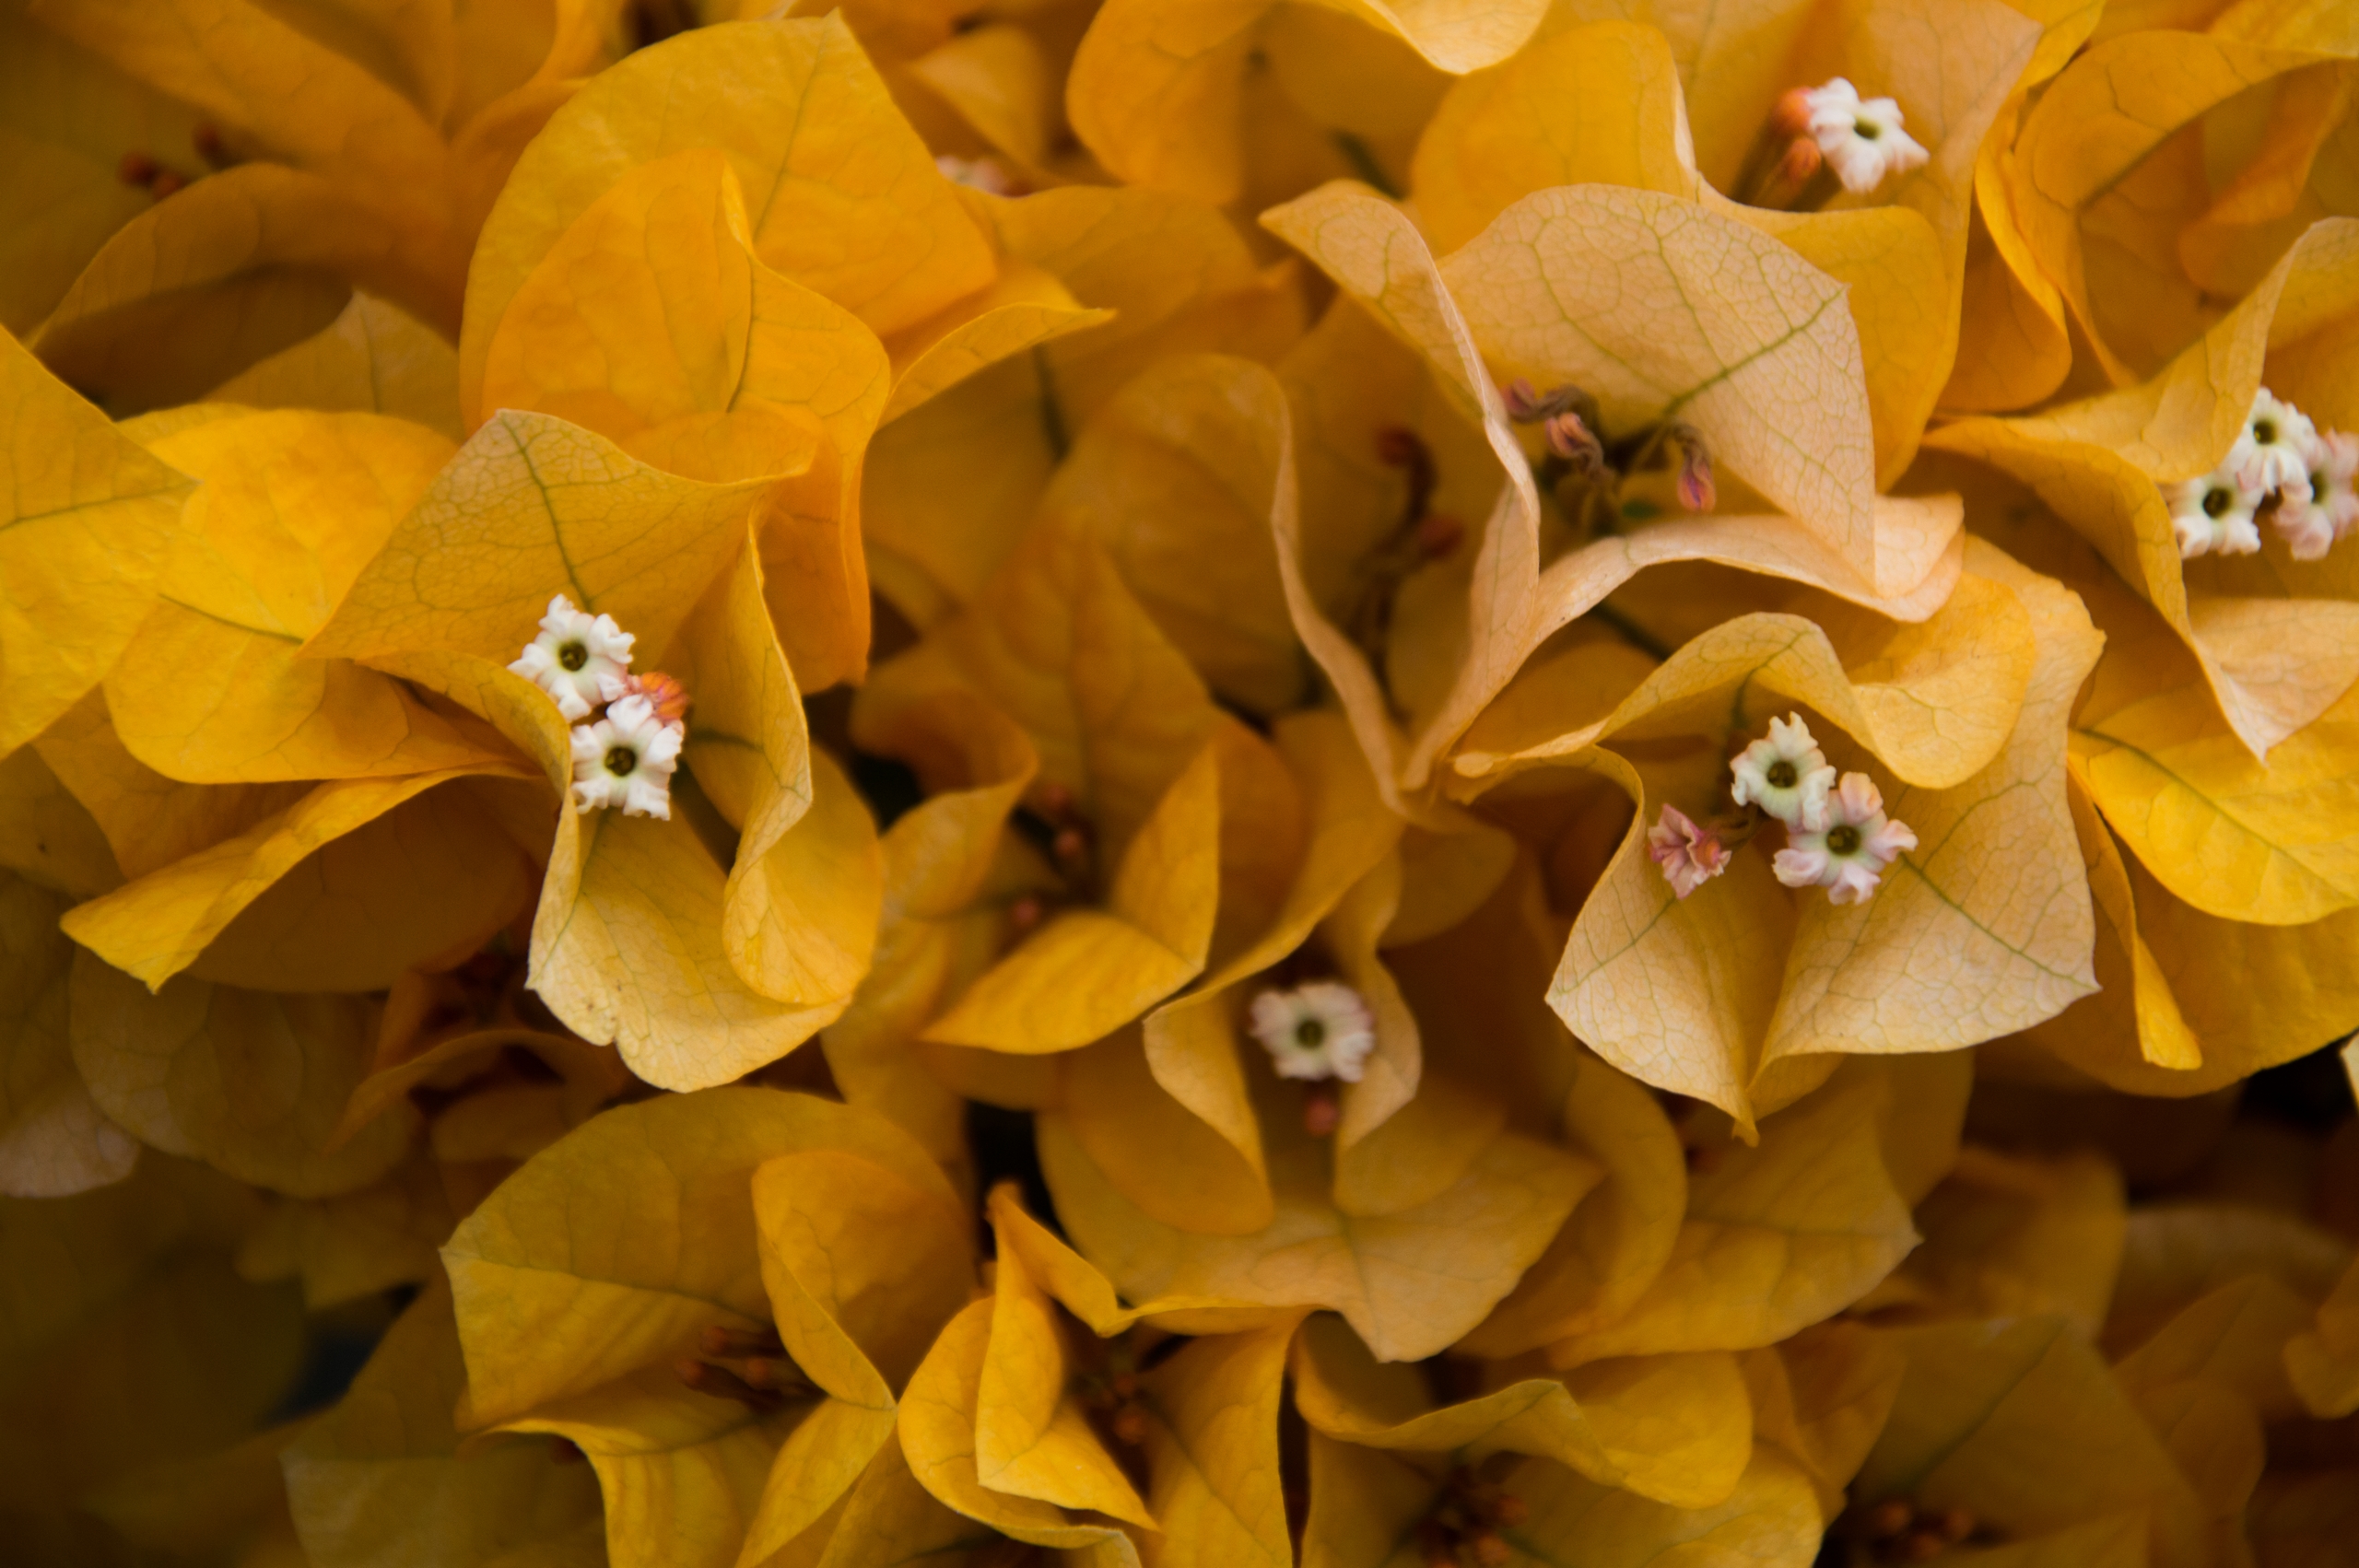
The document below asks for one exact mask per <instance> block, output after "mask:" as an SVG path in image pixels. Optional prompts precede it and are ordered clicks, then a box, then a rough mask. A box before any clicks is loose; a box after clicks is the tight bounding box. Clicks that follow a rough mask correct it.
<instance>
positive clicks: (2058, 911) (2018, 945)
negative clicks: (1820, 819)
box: [1763, 541, 2103, 1064]
mask: <svg viewBox="0 0 2359 1568" xmlns="http://www.w3.org/2000/svg"><path fill="white" fill-rule="evenodd" d="M1967 556H1968V558H1969V560H1970V562H1971V563H1972V565H1973V567H1974V568H1975V569H1976V570H1978V572H1982V573H1985V574H1987V575H1989V576H1990V577H1991V578H1993V579H1995V580H1997V581H1999V582H2001V583H2004V584H2006V585H2008V586H2009V587H2010V588H2012V589H2013V592H2014V594H2015V596H2016V598H2017V599H2018V600H2019V601H2020V602H2021V603H2023V605H2024V606H2025V609H2026V610H2028V611H2029V612H2030V614H2031V617H2032V636H2033V638H2034V641H2035V646H2036V649H2037V662H2036V664H2035V665H2034V667H2033V671H2032V679H2031V685H2029V687H2028V688H2027V689H2026V690H2025V694H2024V705H2023V710H2022V712H2021V714H2020V715H2019V716H2018V717H2017V718H2016V720H2015V722H2014V727H2013V732H2012V733H2011V734H2010V735H2009V736H2008V738H2007V743H2006V746H2005V748H2004V749H2003V750H2002V751H2001V753H2000V754H1999V755H1997V756H1996V757H1995V758H1993V759H1992V760H1991V762H1990V763H1989V766H1986V767H1984V768H1983V769H1982V770H1981V771H1980V772H1978V773H1977V774H1976V775H1975V776H1974V777H1973V778H1968V779H1966V780H1965V781H1963V782H1961V783H1959V784H1958V785H1956V786H1954V788H1951V789H1946V790H1927V789H1921V788H1919V787H1918V786H1916V785H1914V784H1911V785H1908V786H1907V787H1905V788H1901V789H1896V790H1892V791H1891V792H1889V793H1887V794H1886V795H1885V796H1884V804H1885V808H1886V810H1888V811H1889V812H1890V813H1892V815H1893V816H1894V817H1895V819H1896V820H1899V821H1902V822H1906V823H1907V824H1908V825H1909V826H1910V827H1912V828H1913V829H1915V830H1916V832H1917V835H1918V840H1919V848H1917V849H1914V850H1911V851H1908V852H1907V854H1905V855H1904V856H1903V857H1902V858H1901V860H1899V862H1898V864H1897V865H1896V866H1895V872H1903V868H1905V872H1903V874H1897V875H1893V876H1892V877H1891V880H1890V881H1888V882H1887V883H1886V884H1885V886H1884V889H1883V890H1882V891H1881V892H1880V893H1879V894H1878V895H1877V896H1876V897H1874V898H1872V899H1870V900H1869V901H1868V902H1867V903H1866V904H1864V905H1853V906H1851V907H1848V908H1847V909H1843V910H1837V908H1836V907H1835V906H1834V905H1833V904H1831V903H1827V904H1821V903H1819V902H1817V901H1815V900H1812V901H1809V902H1806V903H1805V904H1804V905H1803V908H1802V919H1801V922H1800V924H1799V926H1798V927H1797V929H1796V930H1795V934H1794V944H1793V947H1792V949H1791V950H1790V952H1789V954H1787V958H1786V985H1785V990H1784V993H1783V995H1781V996H1780V997H1779V999H1778V1012H1777V1015H1776V1016H1775V1017H1774V1018H1773V1019H1772V1020H1771V1021H1770V1024H1769V1037H1768V1045H1767V1047H1766V1048H1765V1050H1764V1052H1763V1060H1764V1062H1765V1064H1766V1063H1774V1062H1776V1061H1778V1059H1781V1058H1784V1057H1789V1056H1792V1055H1795V1054H1798V1053H1802V1052H1808V1051H1817V1050H1825V1049H1827V1048H1829V1047H1834V1046H1835V1045H1836V1043H1837V1042H1841V1043H1842V1048H1848V1049H1856V1050H1869V1051H1895V1050H1926V1049H1943V1048H1950V1047H1958V1046H1967V1045H1974V1044H1978V1043H1979V1042H1980V1041H1982V1040H1986V1039H1989V1038H1991V1037H1992V1036H1995V1035H1997V1034H2000V1033H2003V1032H2005V1031H2007V1030H2009V1029H2012V1028H2023V1027H2027V1026H2028V1025H2030V1024H2036V1023H2037V1022H2039V1021H2040V1020H2042V1019H2044V1018H2048V1017H2052V1016H2053V1015H2055V1014H2056V1013H2058V1012H2062V1011H2063V1010H2064V1008H2065V1007H2067V1006H2068V1005H2070V1004H2071V1002H2072V1001H2074V1000H2078V999H2079V998H2081V997H2083V996H2086V995H2088V994H2089V993H2090V991H2091V990H2093V989H2095V974H2094V971H2093V970H2092V969H2091V967H2090V952H2091V946H2092V943H2093V942H2094V941H2095V924H2094V921H2095V917H2094V916H2093V914H2092V913H2091V907H2090V903H2089V895H2088V892H2087V889H2086V886H2085V884H2084V883H2083V879H2082V876H2081V874H2080V872H2079V871H2078V869H2077V868H2075V867H2074V866H2073V864H2072V851H2073V848H2074V847H2075V845H2076V843H2077V839H2076V837H2075V834H2074V829H2073V827H2072V824H2071V807H2070V805H2069V804H2068V803H2067V802H2066V800H2065V788H2064V772H2065V770H2064V766H2063V764H2064V757H2063V755H2061V754H2062V749H2063V748H2062V747H2060V746H2059V745H2058V744H2057V740H2058V736H2057V731H2058V730H2060V729H2061V728H2062V727H2063V726H2062V721H2063V720H2065V719H2066V718H2067V717H2068V716H2069V715H2070V713H2071V708H2072V705H2073V702H2074V700H2075V698H2076V696H2078V694H2079V693H2080V690H2081V685H2082V683H2083V681H2084V680H2085V679H2086V678H2087V676H2088V673H2089V671H2090V669H2091V667H2092V666H2094V665H2095V662H2096V661H2097V655H2098V652H2099V650H2100V649H2101V648H2102V646H2103V642H2102V639H2101V638H2100V637H2099V635H2098V634H2097V633H2096V631H2095V629H2094V628H2093V627H2092V626H2090V624H2089V619H2088V613H2087V611H2086V610H2085V609H2083V607H2082V604H2081V603H2080V601H2079V600H2078V599H2077V598H2075V597H2074V596H2073V595H2072V594H2071V592H2069V591H2066V590H2065V589H2064V588H2063V587H2062V586H2061V585H2060V584H2059V583H2057V582H2055V581H2053V580H2051V579H2045V578H2041V577H2039V576H2037V575H2036V574H2035V573H2033V572H2031V571H2028V570H2026V569H2025V568H2022V567H2019V566H2017V565H2015V563H2014V562H2013V561H2011V560H2009V559H2008V558H2007V557H2005V556H2001V555H2000V554H1999V552H1998V551H1996V550H1994V549H1990V548H1989V547H1988V546H1986V545H1983V544H1981V543H1980V542H1979V541H1973V542H1970V543H1969V547H1968V550H1967ZM2001 867H2003V868H2004V869H2003V871H2000V872H1999V874H1998V875H1996V876H1993V875H1992V874H1991V873H1992V872H1994V871H1998V869H1999V868H2001ZM1936 953H1938V954H1942V959H1941V962H1940V964H1939V965H1938V967H1937V966H1936V965H1934V964H1933V962H1932V960H1931V955H1932V954H1936ZM1904 976H1906V979H1904V978H1903V977H1904ZM1871 994H1872V995H1874V997H1875V998H1876V1000H1875V1001H1874V1003H1872V1004H1864V1005H1863V1003H1862V1002H1861V1001H1860V1000H1854V999H1860V998H1864V997H1866V996H1869V995H1871ZM1967 997H1971V998H1973V999H1974V1000H1973V1002H1972V1003H1971V1006H1972V1007H1973V1008H1974V1009H1975V1010H1976V1012H1978V1014H1979V1016H1978V1017H1976V1018H1974V1019H1972V1020H1971V1021H1968V1020H1967V1019H1966V1018H1965V1017H1964V1016H1962V1014H1963V1013H1964V1012H1965V1011H1966V1006H1967V1005H1968V1004H1967V1003H1966V1000H1965V999H1966V998H1967ZM1903 1008H1906V1009H1907V1010H1908V1012H1909V1022H1907V1023H1906V1024H1901V1023H1898V1022H1897V1019H1898V1018H1899V1017H1900V1015H1901V1014H1900V1010H1901V1009H1903Z"/></svg>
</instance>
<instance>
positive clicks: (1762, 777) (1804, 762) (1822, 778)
mask: <svg viewBox="0 0 2359 1568" xmlns="http://www.w3.org/2000/svg"><path fill="white" fill-rule="evenodd" d="M1729 771H1730V772H1731V773H1733V774H1735V775H1736V782H1735V783H1734V784H1733V785H1731V787H1730V790H1729V792H1730V793H1731V794H1732V795H1734V796H1735V797H1736V803H1737V804H1738V805H1740V806H1742V805H1746V804H1753V805H1757V806H1759V807H1760V808H1761V809H1762V810H1763V811H1765V812H1766V813H1769V814H1770V815H1771V816H1774V817H1776V818H1777V819H1778V821H1779V822H1782V823H1784V824H1785V825H1787V826H1789V827H1810V828H1814V827H1819V826H1822V825H1825V821H1826V797H1827V792H1828V791H1829V790H1833V789H1834V788H1835V769H1834V768H1832V767H1830V766H1827V762H1826V754H1825V753H1824V752H1822V751H1820V750H1819V749H1818V743H1817V742H1816V741H1814V740H1813V739H1811V733H1810V726H1809V725H1808V724H1806V723H1804V722H1802V715H1801V714H1799V713H1790V714H1788V715H1787V716H1786V717H1785V718H1783V719H1772V720H1769V738H1768V739H1767V740H1766V741H1755V742H1754V743H1752V744H1751V745H1749V746H1747V747H1745V748H1744V750H1743V752H1742V753H1740V754H1738V756H1737V759H1736V760H1735V761H1734V762H1731V763H1730V764H1729Z"/></svg>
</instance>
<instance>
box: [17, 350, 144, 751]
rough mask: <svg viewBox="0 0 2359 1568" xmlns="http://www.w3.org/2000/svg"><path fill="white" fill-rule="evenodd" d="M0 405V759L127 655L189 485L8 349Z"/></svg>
mask: <svg viewBox="0 0 2359 1568" xmlns="http://www.w3.org/2000/svg"><path fill="white" fill-rule="evenodd" d="M0 408H5V409H6V415H7V426H8V429H9V431H10V433H11V434H10V439H9V445H8V453H7V456H8V471H9V473H10V474H12V475H14V480H13V483H11V485H10V486H9V499H8V506H7V513H6V522H5V523H4V524H0V532H5V534H6V538H5V539H0V576H4V577H5V578H6V580H7V582H8V585H9V586H8V588H7V590H6V597H5V598H0V661H5V662H0V678H4V679H6V682H7V686H8V692H9V700H8V708H7V716H6V719H0V755H6V753H8V752H12V751H14V750H16V749H17V748H18V746H20V745H23V744H24V743H26V742H27V741H29V740H31V739H32V738H33V737H34V736H35V735H37V734H39V733H41V731H43V730H45V729H47V728H48V727H49V724H50V721H51V720H54V719H56V718H57V717H58V716H59V715H61V714H63V713H64V712H65V710H66V709H67V708H72V707H73V706H74V704H75V703H76V702H77V701H79V700H80V698H81V696H82V694H83V693H85V692H87V691H88V690H89V689H90V688H91V687H92V686H94V685H98V683H99V682H100V680H101V679H103V678H104V677H105V675H106V673H107V672H108V671H109V670H110V669H111V668H113V666H114V662H115V661H116V660H117V659H119V658H121V657H122V655H123V649H124V648H125V647H126V646H128V645H129V643H130V641H131V638H132V636H133V634H134V633H135V632H136V631H137V630H138V627H139V623H140V622H141V621H142V620H143V619H144V618H145V617H146V616H147V611H148V607H149V606H150V605H151V604H152V603H154V602H155V599H154V591H153V590H154V584H155V581H156V578H157V575H158V573H159V572H160V571H161V570H162V568H163V566H164V562H165V560H166V558H167V557H168V556H169V555H170V551H171V547H172V541H173V532H174V526H175V521H176V520H177V519H178V518H179V516H180V511H181V506H182V500H183V498H184V497H186V496H187V494H188V490H189V481H188V480H187V479H186V478H185V477H184V476H182V474H177V473H175V472H174V471H173V470H171V469H170V468H168V467H166V466H165V465H164V464H163V463H162V462H158V460H157V459H155V458H154V457H151V456H150V455H148V454H147V452H144V451H140V450H139V448H138V447H137V446H135V445H134V444H133V443H132V442H131V441H129V440H127V439H124V438H123V436H122V435H121V434H120V433H118V432H117V431H116V430H115V429H114V427H112V426H111V425H110V424H109V423H108V422H107V418H106V416H105V415H102V414H100V412H99V411H98V410H97V409H95V408H92V407H91V406H90V405H89V404H87V403H84V402H83V401H82V400H81V399H80V398H78V397H76V395H75V394H74V393H73V392H71V391H70V390H69V389H68V388H67V387H66V386H65V384H64V383H63V382H61V381H59V380H57V379H56V378H55V377H54V376H53V375H51V374H50V373H49V371H47V370H46V369H42V368H41V363H40V361H38V360H36V359H35V358H34V357H32V356H31V355H30V354H29V353H27V352H26V351H25V349H24V347H23V346H22V345H19V344H18V342H17V341H16V339H14V338H9V339H7V340H6V342H5V343H0Z"/></svg>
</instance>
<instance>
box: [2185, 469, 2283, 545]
mask: <svg viewBox="0 0 2359 1568" xmlns="http://www.w3.org/2000/svg"><path fill="white" fill-rule="evenodd" d="M2266 495H2267V492H2266V491H2262V490H2258V489H2255V488H2253V487H2252V486H2248V485H2247V484H2245V483H2244V481H2243V480H2242V479H2240V478H2238V477H2237V474H2236V464H2235V454H2234V453H2230V454H2229V461H2228V462H2224V463H2222V464H2221V465H2220V466H2219V467H2218V468H2216V469H2214V470H2212V472H2211V473H2209V474H2205V475H2204V476H2203V477H2202V478H2201V479H2182V480H2180V481H2179V482H2178V483H2177V484H2176V485H2165V486H2163V500H2164V502H2165V504H2166V505H2168V506H2169V508H2170V509H2171V531H2172V532H2175V533H2177V535H2178V554H2179V559H2181V560H2183V561H2191V560H2193V559H2194V558H2195V557H2196V556H2249V555H2251V554H2252V553H2253V552H2254V551H2255V550H2258V549H2259V548H2260V530H2259V528H2257V527H2255V526H2254V524H2253V521H2252V518H2253V512H2254V511H2255V509H2258V508H2259V505H2260V503H2261V501H2262V500H2263V499H2264V498H2265V497H2266Z"/></svg>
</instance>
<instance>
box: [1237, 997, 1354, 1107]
mask: <svg viewBox="0 0 2359 1568" xmlns="http://www.w3.org/2000/svg"><path fill="white" fill-rule="evenodd" d="M1251 1023H1252V1027H1253V1036H1254V1037H1255V1038H1256V1039H1258V1040H1260V1041H1261V1042H1262V1047H1263V1048H1264V1049H1265V1050H1267V1051H1268V1052H1269V1053H1270V1059H1271V1061H1273V1063H1275V1064H1276V1066H1277V1070H1278V1076H1279V1077H1281V1078H1299V1079H1302V1080H1305V1081H1306V1082H1314V1083H1315V1082H1320V1081H1322V1080H1325V1079H1329V1078H1340V1079H1342V1080H1343V1081H1344V1082H1346V1083H1356V1082H1359V1081H1360V1072H1361V1070H1362V1069H1363V1068H1364V1067H1365V1066H1366V1065H1367V1057H1368V1053H1369V1052H1370V1051H1372V1050H1374V1049H1376V1020H1375V1019H1374V1018H1372V1017H1370V1016H1369V1014H1368V1011H1367V1003H1366V1002H1364V1001H1362V1000H1360V993H1359V992H1357V991H1356V990H1354V989H1352V988H1351V987H1349V986H1346V985H1339V984H1338V983H1336V982H1335V981H1333V980H1313V981H1311V982H1310V983H1309V984H1308V985H1301V986H1297V987H1295V988H1294V989H1292V990H1284V991H1279V990H1270V991H1263V992H1262V994H1261V995H1260V996H1257V997H1255V998H1254V999H1253V1009H1252V1016H1251Z"/></svg>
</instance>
